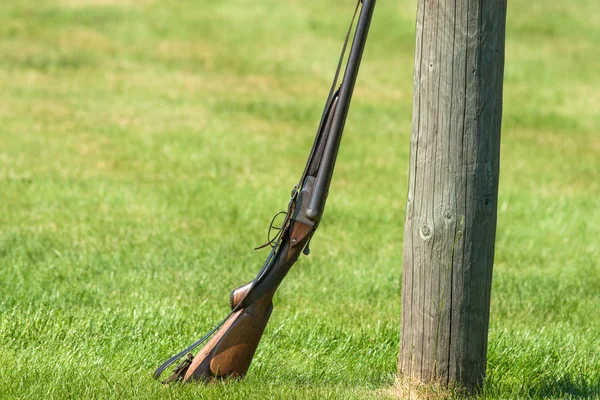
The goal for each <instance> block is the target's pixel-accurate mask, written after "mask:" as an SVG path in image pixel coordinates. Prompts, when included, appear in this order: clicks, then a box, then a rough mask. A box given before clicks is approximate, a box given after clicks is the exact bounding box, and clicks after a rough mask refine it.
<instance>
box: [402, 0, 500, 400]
mask: <svg viewBox="0 0 600 400" xmlns="http://www.w3.org/2000/svg"><path fill="white" fill-rule="evenodd" d="M505 23H506V0H448V1H438V0H418V11H417V29H416V31H417V45H416V52H415V72H414V93H413V96H414V98H413V99H414V100H413V120H412V134H411V147H410V174H409V185H408V203H407V209H406V221H405V234H404V256H403V276H402V337H401V348H400V359H399V370H400V374H401V376H403V377H409V378H411V379H412V380H416V381H418V382H435V383H437V384H441V385H442V386H446V385H449V384H450V385H457V386H458V387H459V388H464V389H466V391H468V392H471V393H472V392H474V391H476V390H477V389H478V388H480V387H481V386H482V384H483V379H484V376H485V364H486V351H487V337H488V321H489V309H490V292H491V283H492V266H493V262H494V242H495V236H496V208H497V199H498V173H499V159H500V125H501V117H502V81H503V74H504V33H505Z"/></svg>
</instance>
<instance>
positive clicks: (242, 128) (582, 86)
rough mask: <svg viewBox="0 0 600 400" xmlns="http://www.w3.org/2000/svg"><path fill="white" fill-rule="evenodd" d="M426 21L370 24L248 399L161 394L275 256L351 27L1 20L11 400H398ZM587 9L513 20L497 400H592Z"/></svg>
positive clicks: (597, 122) (190, 8)
mask: <svg viewBox="0 0 600 400" xmlns="http://www.w3.org/2000/svg"><path fill="white" fill-rule="evenodd" d="M413 3H414V2H409V1H404V0H403V1H396V2H392V1H380V2H379V3H378V5H377V9H376V11H375V15H374V19H373V26H372V32H371V36H370V39H369V43H368V45H367V49H366V51H365V55H364V62H363V65H362V67H361V74H360V75H359V79H358V82H357V86H356V91H355V98H354V100H353V104H352V107H351V110H350V115H349V119H348V123H347V124H346V127H347V128H346V132H345V137H344V141H343V143H342V148H341V151H340V155H339V159H338V166H337V169H336V173H335V176H334V182H333V186H332V189H331V195H330V198H329V202H328V207H327V212H326V216H325V218H324V220H323V224H322V226H321V228H320V229H319V232H318V234H317V235H316V237H315V240H314V242H313V243H312V246H311V247H312V254H311V255H310V256H309V257H303V258H302V260H301V261H300V262H299V263H298V264H297V265H296V267H295V268H294V269H293V270H292V271H291V272H290V275H289V277H288V279H286V281H285V282H284V284H283V286H282V288H281V289H280V291H279V292H278V295H277V296H276V299H275V310H274V313H273V316H272V319H271V322H270V324H269V326H268V328H267V331H266V333H265V336H264V338H263V342H262V343H261V345H260V347H259V350H258V352H257V355H256V357H255V360H254V362H253V365H252V367H251V369H250V371H249V374H248V376H247V377H246V379H244V380H243V381H235V382H226V383H217V384H213V385H210V386H208V387H204V386H197V385H192V386H185V387H182V386H174V387H170V388H168V389H165V388H163V387H161V386H160V385H158V384H157V383H156V382H155V381H153V380H152V378H151V374H152V372H153V370H154V369H155V368H156V367H157V365H158V364H160V363H161V362H162V361H163V360H164V359H166V358H167V357H169V356H170V355H172V354H173V353H174V352H176V351H179V350H180V349H181V348H182V347H183V346H185V345H187V344H188V343H190V342H192V341H193V340H195V339H196V338H198V337H199V336H200V335H201V334H203V333H204V332H205V331H206V330H208V329H209V328H211V327H212V326H213V325H214V324H215V323H216V322H217V321H218V320H219V319H220V318H221V317H222V316H223V315H224V314H225V313H226V310H227V306H228V296H229V290H230V289H231V288H233V287H235V286H237V285H239V284H241V283H244V282H246V281H248V280H249V279H250V278H252V277H253V276H254V273H256V271H257V270H258V268H259V266H260V263H261V261H262V259H263V257H264V256H265V254H264V253H255V252H252V251H251V248H252V247H253V246H255V245H257V244H259V243H261V241H263V240H264V236H265V233H266V227H267V224H268V222H269V219H270V217H271V216H272V215H273V214H274V213H275V212H276V211H278V210H280V209H282V208H283V207H284V206H285V204H286V198H287V197H288V195H289V191H290V190H291V188H292V186H293V185H294V184H295V183H296V179H298V177H299V175H300V173H301V168H302V166H303V165H304V160H305V157H306V155H307V151H308V148H309V146H310V144H311V142H312V139H313V137H312V136H313V133H314V130H315V128H316V124H317V122H318V118H319V115H320V110H321V109H322V106H323V101H324V98H325V95H326V91H327V86H328V82H329V80H330V78H331V75H332V73H333V70H334V67H335V61H336V57H337V54H338V51H339V48H340V46H341V42H342V39H343V34H344V29H345V26H346V24H347V22H348V19H349V17H350V12H351V7H352V5H350V4H349V2H346V1H344V2H342V1H337V2H328V3H324V2H318V1H310V2H307V1H290V2H285V3H281V2H275V1H272V0H265V1H262V2H255V3H252V5H249V4H248V3H246V2H241V1H233V0H227V1H220V2H203V3H198V2H197V1H189V0H180V1H177V2H167V1H159V0H140V1H133V0H128V1H116V0H57V1H50V0H36V1H33V0H19V1H15V0H12V1H11V0H9V1H4V2H2V4H1V5H0V361H1V364H2V368H0V397H1V398H54V399H58V398H150V399H151V398H165V397H166V398H174V399H175V398H177V399H178V398H207V399H210V398H215V399H216V398H219V399H221V398H239V399H242V398H243V399H246V398H257V399H258V398H298V399H305V398H315V399H316V398H319V399H321V398H343V399H347V398H390V397H393V396H394V392H393V390H392V389H390V388H392V387H393V385H394V381H395V371H396V361H397V353H398V346H399V319H400V281H401V270H400V266H401V257H402V255H401V248H402V221H403V216H404V207H405V196H406V184H407V171H408V148H409V132H410V119H411V104H412V68H413V55H414V16H415V4H413ZM596 9H597V7H596V2H595V1H592V0H579V1H577V2H561V1H558V0H553V1H547V2H544V4H543V6H542V5H541V4H537V3H535V2H533V3H528V2H515V3H511V4H510V5H509V15H508V27H507V47H506V60H507V61H506V71H505V88H504V104H505V106H504V120H503V121H504V122H503V137H502V140H503V143H502V167H501V184H500V199H499V209H498V231H497V249H496V262H495V271H494V282H493V293H492V311H491V322H490V337H489V354H488V379H487V385H486V388H485V391H484V393H483V394H482V397H483V398H489V399H499V398H572V399H579V398H599V397H600V324H599V323H598V311H599V307H600V300H599V297H598V293H600V264H599V261H598V260H599V259H600V244H599V242H598V237H600V224H599V222H600V201H599V200H598V199H599V198H600V161H599V159H600V139H599V136H598V133H597V132H598V131H599V130H600V113H598V109H599V105H600V97H599V96H600V91H598V87H600V74H598V71H600V59H599V58H598V57H597V49H598V46H599V45H600V36H599V34H598V32H599V31H598V29H597V26H598V23H600V21H599V20H598V13H597V12H595V11H596Z"/></svg>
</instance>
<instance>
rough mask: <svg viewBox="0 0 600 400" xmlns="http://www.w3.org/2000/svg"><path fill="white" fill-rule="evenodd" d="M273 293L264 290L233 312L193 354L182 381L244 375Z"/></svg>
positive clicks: (260, 335)
mask: <svg viewBox="0 0 600 400" xmlns="http://www.w3.org/2000/svg"><path fill="white" fill-rule="evenodd" d="M247 286H248V285H245V286H242V287H241V288H244V287H247ZM241 288H238V289H241ZM238 289H236V290H238ZM246 290H247V289H246ZM234 293H235V290H234ZM274 293H275V291H274V290H273V291H272V292H270V293H266V294H265V295H264V296H263V297H261V298H260V299H259V300H257V301H255V302H253V303H252V304H250V305H249V306H248V307H245V308H242V309H241V310H239V311H236V312H235V313H234V314H232V315H231V316H230V317H229V318H228V319H227V320H226V321H225V323H224V324H223V325H222V326H221V328H220V329H219V330H218V331H217V332H216V333H215V334H214V336H213V337H212V338H211V339H210V341H209V342H208V343H206V345H205V346H204V347H203V348H202V349H201V350H200V351H199V352H198V354H196V356H195V357H194V359H193V360H192V362H191V364H190V365H189V367H187V369H186V371H185V372H184V371H182V375H183V381H184V382H188V381H195V380H202V381H209V380H211V379H213V378H225V377H235V376H244V375H245V374H246V372H247V371H248V368H249V367H250V363H251V362H252V358H253V357H254V353H255V352H256V348H257V347H258V343H259V342H260V338H261V337H262V334H263V332H264V330H265V327H266V326H267V322H269V317H270V316H271V311H272V310H273V302H272V300H273V294H274ZM232 298H233V293H232ZM240 299H241V298H240ZM234 307H235V305H234Z"/></svg>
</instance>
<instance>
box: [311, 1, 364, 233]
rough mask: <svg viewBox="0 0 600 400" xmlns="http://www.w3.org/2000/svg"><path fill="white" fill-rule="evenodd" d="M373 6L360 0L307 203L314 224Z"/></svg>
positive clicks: (342, 123)
mask: <svg viewBox="0 0 600 400" xmlns="http://www.w3.org/2000/svg"><path fill="white" fill-rule="evenodd" d="M374 7H375V0H363V5H362V8H361V10H360V16H359V18H358V23H357V25H356V32H355V33H354V39H353V41H352V47H351V48H350V55H349V56H348V63H347V65H346V70H345V72H344V78H343V80H342V85H341V88H340V94H339V98H338V104H337V107H336V109H335V114H334V115H333V121H332V124H331V132H330V133H329V137H328V138H327V143H326V145H325V151H324V154H323V158H322V160H321V166H320V167H319V171H318V173H317V181H316V183H315V187H314V190H313V194H312V197H311V199H310V202H309V204H308V209H307V215H308V217H309V218H310V219H312V220H313V221H317V220H318V219H319V218H320V216H321V213H322V212H323V209H324V207H325V201H326V199H327V192H328V191H329V185H330V183H331V177H332V176H333V169H334V167H335V160H336V158H337V152H338V149H339V147H340V142H341V140H342V133H343V131H344V125H345V123H346V117H347V115H348V109H349V108H350V100H351V99H352V92H353V90H354V84H355V83H356V77H357V75H358V69H359V66H360V60H361V58H362V54H363V50H364V48H365V43H366V41H367V34H368V32H369V26H370V24H371V17H372V15H373V9H374Z"/></svg>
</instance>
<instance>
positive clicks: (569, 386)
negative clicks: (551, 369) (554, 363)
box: [529, 374, 600, 399]
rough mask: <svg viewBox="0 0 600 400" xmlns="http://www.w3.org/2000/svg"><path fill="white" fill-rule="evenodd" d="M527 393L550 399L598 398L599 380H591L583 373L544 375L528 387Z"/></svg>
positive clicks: (599, 396)
mask: <svg viewBox="0 0 600 400" xmlns="http://www.w3.org/2000/svg"><path fill="white" fill-rule="evenodd" d="M529 395H530V396H531V397H534V398H551V399H565V398H567V399H598V398H600V381H593V380H592V379H590V378H589V377H587V376H585V375H583V374H578V375H563V376H560V377H557V376H546V377H545V378H544V379H542V380H541V381H540V382H539V383H538V384H537V385H533V386H532V387H531V388H530V390H529Z"/></svg>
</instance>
